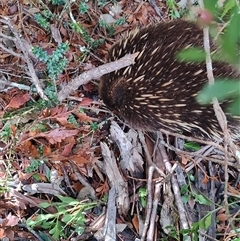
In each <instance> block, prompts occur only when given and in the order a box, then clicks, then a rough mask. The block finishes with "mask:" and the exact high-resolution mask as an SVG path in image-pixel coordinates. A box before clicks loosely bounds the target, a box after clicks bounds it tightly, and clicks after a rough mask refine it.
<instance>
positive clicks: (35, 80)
mask: <svg viewBox="0 0 240 241" xmlns="http://www.w3.org/2000/svg"><path fill="white" fill-rule="evenodd" d="M0 22H1V23H3V24H6V25H7V26H8V27H9V28H10V30H11V32H12V33H13V35H14V37H15V39H16V40H15V43H17V44H18V45H19V46H20V49H21V51H22V53H23V58H24V61H25V62H26V63H27V66H28V70H29V75H30V76H31V81H32V82H33V84H34V85H35V86H36V89H37V92H38V93H39V95H40V96H41V98H43V99H45V100H48V98H47V97H46V96H45V94H44V93H43V89H42V87H41V84H40V81H39V79H38V77H37V75H36V72H35V70H34V66H33V63H32V61H31V60H30V58H29V56H28V50H27V49H26V47H25V46H24V44H23V42H22V40H21V38H20V36H19V34H18V32H17V31H16V30H15V29H14V27H13V25H12V23H11V21H10V19H9V18H8V17H4V20H3V19H0Z"/></svg>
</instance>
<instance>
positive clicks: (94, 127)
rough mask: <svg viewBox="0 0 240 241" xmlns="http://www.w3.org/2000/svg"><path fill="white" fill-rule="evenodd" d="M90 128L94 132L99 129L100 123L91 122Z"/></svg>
mask: <svg viewBox="0 0 240 241" xmlns="http://www.w3.org/2000/svg"><path fill="white" fill-rule="evenodd" d="M90 128H91V130H92V131H93V132H94V131H97V130H98V124H97V123H96V122H92V123H91V124H90Z"/></svg>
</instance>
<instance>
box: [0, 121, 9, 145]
mask: <svg viewBox="0 0 240 241" xmlns="http://www.w3.org/2000/svg"><path fill="white" fill-rule="evenodd" d="M0 135H1V140H2V141H3V142H5V143H6V142H7V141H8V140H9V139H10V137H11V129H10V126H8V125H5V126H4V127H3V129H2V131H1V133H0Z"/></svg>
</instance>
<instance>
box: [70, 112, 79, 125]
mask: <svg viewBox="0 0 240 241" xmlns="http://www.w3.org/2000/svg"><path fill="white" fill-rule="evenodd" d="M68 122H69V123H70V124H73V125H75V126H76V127H77V128H78V127H79V123H78V122H77V120H76V118H75V116H74V115H73V114H70V115H69V117H68Z"/></svg>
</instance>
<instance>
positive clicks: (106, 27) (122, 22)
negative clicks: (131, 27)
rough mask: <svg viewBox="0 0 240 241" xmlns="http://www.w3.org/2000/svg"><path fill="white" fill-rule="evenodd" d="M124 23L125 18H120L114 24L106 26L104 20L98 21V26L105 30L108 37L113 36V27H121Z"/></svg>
mask: <svg viewBox="0 0 240 241" xmlns="http://www.w3.org/2000/svg"><path fill="white" fill-rule="evenodd" d="M124 23H126V18H125V17H121V18H119V19H117V20H116V22H115V23H114V24H108V23H107V22H105V21H104V20H99V26H100V27H101V28H104V29H106V30H107V32H108V34H109V36H110V37H111V36H113V35H114V32H115V27H116V26H121V25H123V24H124Z"/></svg>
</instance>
